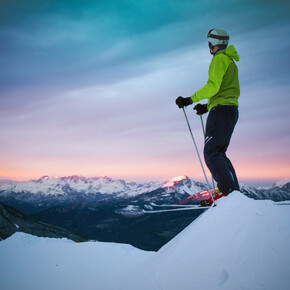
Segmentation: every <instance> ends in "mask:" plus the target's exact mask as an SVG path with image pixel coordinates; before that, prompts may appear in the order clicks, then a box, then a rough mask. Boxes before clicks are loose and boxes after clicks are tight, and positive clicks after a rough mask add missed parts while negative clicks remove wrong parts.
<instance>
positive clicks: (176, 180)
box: [162, 175, 188, 187]
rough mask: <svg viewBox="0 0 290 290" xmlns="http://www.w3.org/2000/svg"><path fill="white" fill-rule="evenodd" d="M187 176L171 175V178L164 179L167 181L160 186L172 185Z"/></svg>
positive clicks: (185, 178)
mask: <svg viewBox="0 0 290 290" xmlns="http://www.w3.org/2000/svg"><path fill="white" fill-rule="evenodd" d="M187 179H188V177H187V176H185V175H181V176H176V177H173V178H171V179H165V180H164V181H167V182H166V183H165V184H163V186H162V187H173V186H174V185H175V183H178V182H180V181H182V180H187Z"/></svg>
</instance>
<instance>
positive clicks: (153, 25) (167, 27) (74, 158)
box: [0, 0, 290, 183]
mask: <svg viewBox="0 0 290 290" xmlns="http://www.w3.org/2000/svg"><path fill="white" fill-rule="evenodd" d="M289 12H290V4H289V2H288V1H279V0H278V1H269V0H263V1H262V0H261V1H260V0H259V1H258V0H257V1H253V0H252V1H247V0H245V1H241V0H222V1H216V0H212V1H209V0H208V1H206V0H178V1H177V0H167V1H165V0H146V1H145V0H138V1H133V0H131V1H127V0H126V1H125V0H124V1H121V0H119V1H117V0H104V1H102V0H101V1H77V0H70V1H62V0H60V1H54V0H51V1H30V0H27V1H16V0H4V1H3V0H2V1H1V10H0V64H1V68H2V69H1V70H0V124H1V126H0V179H13V180H29V179H32V178H39V177H40V176H43V175H52V176H67V175H72V174H78V175H83V176H87V177H90V176H104V175H107V176H110V177H112V178H124V179H126V180H135V181H145V180H152V181H153V180H160V179H165V178H171V177H174V176H178V175H187V176H189V177H191V178H195V179H198V180H201V181H204V178H203V173H202V170H201V168H200V165H199V161H198V158H197V155H196V152H195V149H194V146H193V142H192V140H191V137H190V135H189V132H188V128H187V125H186V122H185V118H184V115H183V112H182V110H180V109H178V108H177V106H176V105H175V99H176V98H177V97H178V96H180V95H181V96H189V95H191V94H193V93H194V92H195V91H197V90H198V89H200V88H201V87H202V86H203V85H204V84H205V83H206V81H207V73H208V66H209V64H210V61H211V58H212V56H211V55H210V54H209V50H208V45H207V39H206V34H207V32H208V30H209V29H212V28H221V29H224V30H226V31H227V32H228V33H229V35H230V44H233V45H234V46H235V48H236V49H237V51H238V53H239V55H240V62H239V63H238V68H239V80H240V87H241V96H240V98H239V104H240V107H239V113H240V118H239V121H238V124H237V126H236V128H235V132H234V134H233V137H232V141H231V144H230V147H229V149H228V156H229V158H230V159H231V160H232V162H233V164H234V166H235V169H236V171H237V175H238V177H239V180H240V181H242V182H254V183H263V182H264V183H266V182H272V181H275V180H280V179H284V178H289V175H290V174H289V172H290V154H289V153H290V152H289V151H290V150H289V148H290V134H289V124H290V115H289V109H290V106H289V100H288V98H289V91H290V83H289V77H290V72H289V60H290V57H289V49H290V40H289V37H288V34H289V31H290V20H289ZM205 102H206V101H203V103H205ZM186 112H187V114H188V117H189V119H190V123H191V126H192V130H193V135H194V137H195V139H196V142H197V144H198V147H199V151H200V154H202V148H203V135H202V129H201V121H200V118H199V117H198V116H197V115H195V114H194V112H193V110H192V106H191V107H188V108H186ZM203 120H204V122H206V116H204V118H203ZM207 173H208V172H207Z"/></svg>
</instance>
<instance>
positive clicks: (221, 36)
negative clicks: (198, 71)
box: [207, 29, 230, 49]
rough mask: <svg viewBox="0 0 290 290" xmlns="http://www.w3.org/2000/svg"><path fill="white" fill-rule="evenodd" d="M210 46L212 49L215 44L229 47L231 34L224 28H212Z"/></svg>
mask: <svg viewBox="0 0 290 290" xmlns="http://www.w3.org/2000/svg"><path fill="white" fill-rule="evenodd" d="M207 38H208V46H209V48H210V49H212V48H213V47H214V46H216V45H217V46H219V47H227V45H228V44H229V39H230V37H229V35H228V34H227V32H226V31H225V30H222V29H211V30H210V31H209V32H208V34H207Z"/></svg>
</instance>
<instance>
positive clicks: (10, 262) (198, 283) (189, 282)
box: [0, 192, 290, 290]
mask: <svg viewBox="0 0 290 290" xmlns="http://www.w3.org/2000/svg"><path fill="white" fill-rule="evenodd" d="M289 240H290V206H289V205H285V204H284V205H283V204H281V205H277V204H274V203H273V201H270V200H266V201H265V200H252V199H249V198H247V197H245V196H243V195H242V194H241V193H239V192H233V193H231V194H230V195H229V196H228V197H226V198H221V199H220V200H218V201H217V206H216V207H214V208H210V209H209V210H207V211H206V212H205V213H203V214H202V215H201V216H199V218H198V219H196V220H195V221H194V222H193V223H192V224H191V225H189V226H188V227H187V228H186V229H185V230H183V231H182V232H181V233H180V234H179V235H177V236H176V237H175V238H174V239H172V240H171V241H170V242H169V243H168V244H166V245H165V246H164V247H163V248H161V249H160V250H159V251H158V252H145V251H142V250H138V249H135V248H133V247H131V246H128V245H122V244H113V243H99V242H87V243H80V244H77V243H73V242H71V241H68V240H65V239H62V240H56V239H45V238H36V237H32V236H29V235H25V234H21V233H17V234H15V235H14V236H12V237H11V238H9V239H7V240H5V241H2V242H0V257H1V259H0V268H1V273H0V281H1V287H4V288H3V289H12V290H13V289H24V290H25V289H39V290H42V289H102V290H106V289H108V290H115V289H116V290H123V289H124V290H125V289H126V290H157V289H164V290H176V289H178V290H192V289H198V290H208V289H223V290H227V289H228V290H232V289H248V290H253V289H254V290H255V289H261V290H262V289H263V290H265V289H266V290H267V289H268V290H270V289H271V290H272V289H279V290H286V289H287V290H288V289H289V285H290V277H289V269H290V243H289Z"/></svg>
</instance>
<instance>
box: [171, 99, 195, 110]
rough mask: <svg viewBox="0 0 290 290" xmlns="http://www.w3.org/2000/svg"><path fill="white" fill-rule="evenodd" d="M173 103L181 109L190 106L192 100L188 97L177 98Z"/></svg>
mask: <svg viewBox="0 0 290 290" xmlns="http://www.w3.org/2000/svg"><path fill="white" fill-rule="evenodd" d="M175 103H176V105H177V106H178V107H179V108H180V109H181V108H183V107H186V106H188V105H191V104H192V103H193V102H192V99H191V98H190V97H188V98H183V97H178V98H177V99H176V101H175Z"/></svg>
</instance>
